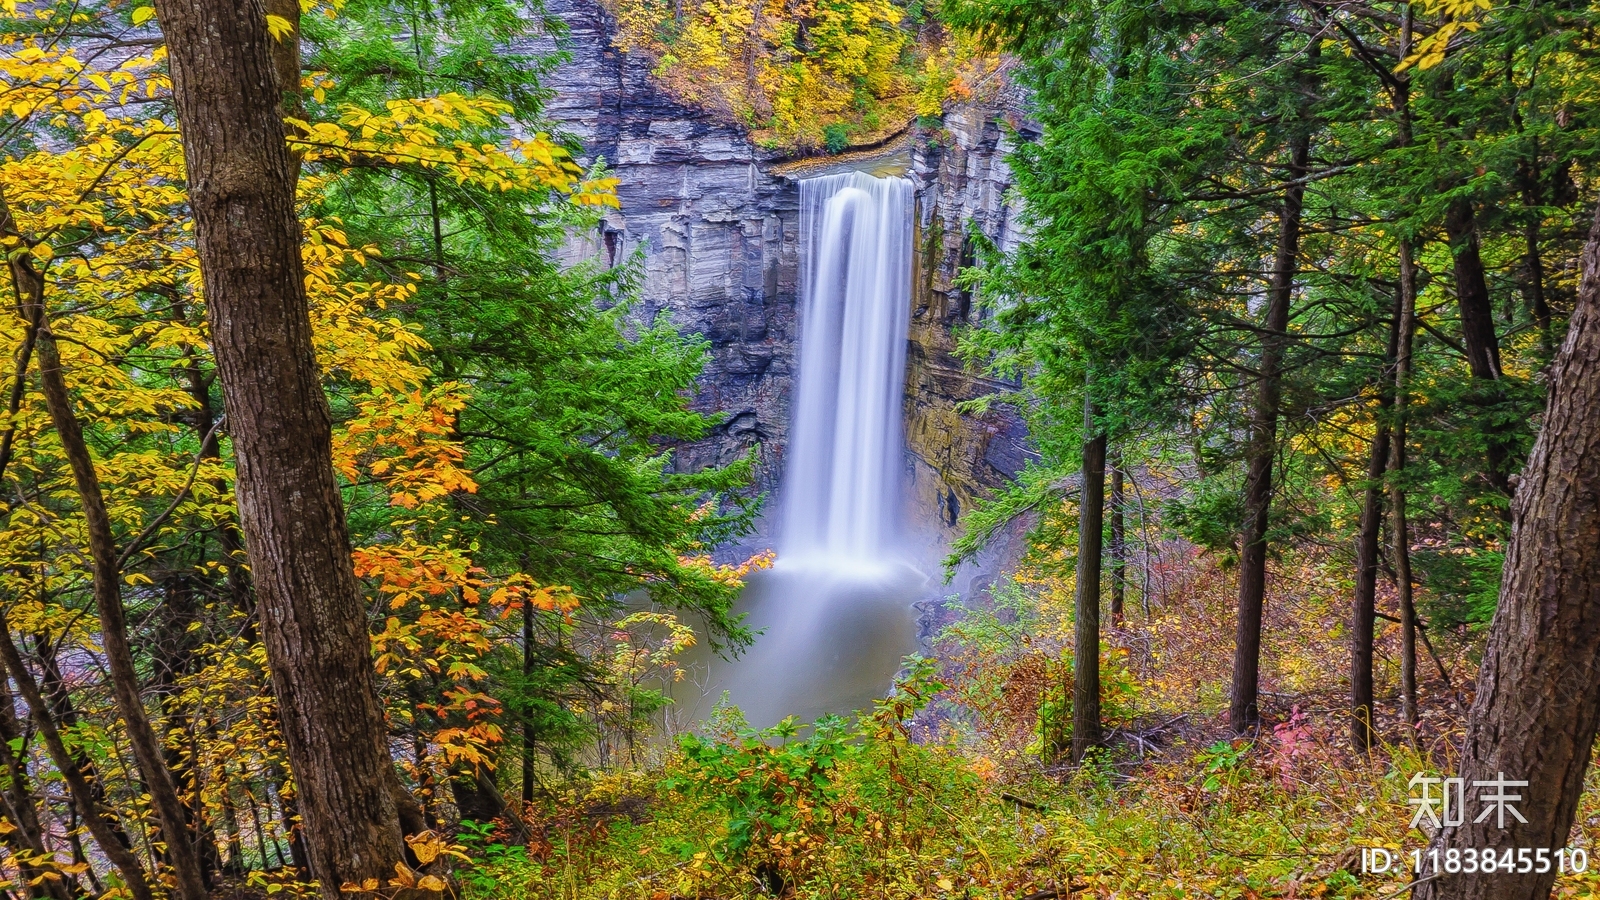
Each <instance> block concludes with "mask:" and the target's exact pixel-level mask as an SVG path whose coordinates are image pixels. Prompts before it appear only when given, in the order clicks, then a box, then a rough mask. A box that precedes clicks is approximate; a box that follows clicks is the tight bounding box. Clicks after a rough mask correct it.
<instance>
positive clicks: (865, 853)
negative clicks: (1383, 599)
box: [462, 558, 1600, 900]
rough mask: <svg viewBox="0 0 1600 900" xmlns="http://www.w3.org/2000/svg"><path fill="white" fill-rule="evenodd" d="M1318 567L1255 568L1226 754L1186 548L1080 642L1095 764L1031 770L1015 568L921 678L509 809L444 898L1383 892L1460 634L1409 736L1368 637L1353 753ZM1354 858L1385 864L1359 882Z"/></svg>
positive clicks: (1464, 686) (1061, 598) (1033, 599)
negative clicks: (1250, 652)
mask: <svg viewBox="0 0 1600 900" xmlns="http://www.w3.org/2000/svg"><path fill="white" fill-rule="evenodd" d="M1337 572H1338V566H1337V565H1336V564H1334V563H1332V562H1330V561H1327V560H1320V559H1316V558H1304V559H1297V560H1293V561H1291V562H1286V563H1283V564H1281V565H1280V566H1279V567H1278V569H1277V572H1276V574H1275V576H1274V578H1275V583H1274V585H1273V589H1274V592H1273V594H1272V596H1273V598H1274V602H1273V605H1272V609H1271V612H1270V613H1269V623H1268V628H1269V631H1268V634H1269V635H1270V637H1269V639H1268V641H1267V646H1266V648H1265V651H1264V660H1263V688H1264V690H1265V694H1264V698H1263V719H1264V723H1263V726H1262V728H1261V729H1260V731H1259V732H1258V733H1256V734H1255V735H1254V736H1252V737H1250V738H1245V739H1233V738H1230V737H1229V735H1228V733H1227V728H1226V694H1227V685H1228V668H1229V664H1230V654H1231V651H1232V631H1231V628H1232V625H1231V622H1232V618H1231V604H1232V588H1233V582H1232V579H1231V577H1230V575H1229V573H1228V572H1226V571H1223V570H1222V569H1220V568H1218V567H1217V566H1215V565H1213V564H1211V563H1209V562H1206V561H1204V560H1202V559H1199V558H1190V559H1187V560H1184V561H1183V563H1182V564H1181V565H1178V566H1174V567H1173V568H1171V569H1170V570H1169V571H1168V572H1166V573H1164V574H1163V576H1162V578H1161V579H1160V583H1159V584H1156V585H1154V586H1153V587H1152V594H1154V593H1155V591H1157V590H1159V595H1158V596H1154V595H1153V596H1152V603H1151V611H1150V615H1149V616H1148V617H1147V616H1146V614H1145V612H1144V611H1143V609H1142V608H1141V607H1142V606H1143V604H1134V608H1131V609H1130V610H1129V615H1128V622H1127V623H1126V625H1125V626H1124V627H1122V628H1113V629H1111V630H1110V631H1109V632H1108V635H1107V640H1106V650H1107V652H1106V654H1105V657H1106V662H1105V664H1104V666H1103V674H1104V681H1105V696H1106V701H1105V705H1106V716H1107V720H1108V726H1109V733H1108V743H1109V747H1108V749H1107V751H1106V752H1105V753H1104V754H1103V755H1101V756H1100V757H1098V758H1097V759H1095V760H1093V761H1091V762H1090V763H1088V764H1086V765H1084V766H1081V767H1065V766H1052V765H1048V764H1046V763H1044V762H1042V761H1041V759H1042V757H1043V756H1045V755H1046V754H1045V753H1044V748H1045V747H1046V746H1047V745H1048V740H1047V738H1048V736H1049V735H1048V732H1049V730H1050V723H1051V722H1053V721H1063V717H1065V718H1064V720H1065V721H1070V711H1064V710H1063V709H1062V707H1063V706H1064V704H1062V703H1061V702H1060V700H1059V694H1058V693H1055V691H1056V689H1055V688H1054V685H1057V684H1060V683H1061V682H1062V680H1063V675H1064V673H1066V672H1067V671H1069V670H1068V668H1067V666H1068V664H1067V662H1066V661H1065V660H1064V656H1063V647H1064V646H1065V645H1066V644H1067V641H1068V640H1069V636H1070V634H1071V623H1070V605H1071V600H1070V598H1071V590H1070V588H1071V584H1070V577H1067V578H1065V579H1062V578H1056V577H1052V576H1049V575H1040V574H1038V573H1037V572H1034V573H1031V574H1029V575H1026V576H1024V577H1021V578H1018V579H1017V580H1016V582H1015V583H1014V584H1008V585H1007V586H1006V587H1005V588H1003V589H1002V590H999V591H996V592H995V595H994V597H993V602H992V603H990V604H988V605H987V606H986V607H985V608H983V609H976V610H970V611H969V612H968V613H967V615H966V616H965V617H964V618H963V619H962V620H961V621H959V622H956V623H954V624H952V625H951V626H949V627H948V628H946V629H945V631H944V633H943V635H942V636H941V640H940V641H939V643H938V645H937V650H938V655H939V659H938V661H937V662H932V661H928V662H923V663H920V664H914V665H912V666H910V667H909V669H908V671H909V673H910V674H909V675H907V676H906V678H905V680H904V681H903V682H902V684H901V685H900V689H899V690H898V691H897V693H896V694H895V695H894V696H893V697H891V698H890V699H889V700H887V701H883V702H880V704H879V705H878V707H877V708H876V709H875V710H870V711H865V712H863V713H860V714H858V716H856V717H855V718H853V719H849V720H837V721H835V720H824V721H822V722H819V723H817V724H816V725H814V726H806V727H798V726H796V727H780V728H778V729H773V730H768V731H766V732H759V733H758V732H753V731H751V730H749V729H747V728H744V727H743V726H742V722H741V721H740V719H739V717H738V715H737V713H736V712H734V711H726V712H725V713H724V714H723V715H722V716H721V717H720V718H719V719H717V720H716V721H714V722H713V723H711V725H710V726H709V727H708V732H709V733H708V734H705V735H701V736H699V737H691V738H688V739H685V740H684V741H682V742H681V743H680V745H679V746H678V747H677V748H676V749H675V750H673V751H672V752H668V753H665V754H663V755H662V756H661V758H659V759H657V760H654V761H653V762H651V763H650V764H641V765H639V766H637V767H635V768H630V769H625V770H622V771H612V772H607V773H597V774H594V775H591V776H589V777H587V778H584V779H582V780H579V781H575V782H572V783H570V784H568V785H567V786H566V787H565V788H564V789H562V790H560V791H558V792H556V793H555V794H553V795H552V796H551V797H550V798H549V799H548V801H547V802H546V803H545V804H543V805H542V806H541V807H540V808H539V809H538V810H537V811H536V812H535V811H530V813H529V820H530V824H531V825H532V826H533V833H534V835H535V838H534V840H533V842H532V843H530V844H528V845H527V846H509V845H507V844H506V843H500V842H498V841H497V840H496V838H495V837H494V836H493V835H482V836H479V837H477V838H476V839H474V840H472V841H471V844H472V847H473V850H474V852H473V854H472V855H473V857H474V859H475V860H476V863H475V865H474V867H472V868H469V869H467V870H466V871H464V872H463V873H462V875H463V883H464V885H465V887H466V891H467V894H468V896H469V898H474V900H475V898H483V900H488V898H490V897H494V898H516V900H521V898H529V900H534V898H538V900H545V898H563V900H587V898H597V900H598V898H647V900H672V898H728V900H732V898H743V897H761V896H787V897H795V898H846V897H862V898H868V897H870V898H883V900H892V898H963V900H967V898H997V900H998V898H1005V900H1019V898H1020V900H1067V898H1069V897H1095V898H1114V897H1116V898H1162V900H1166V898H1199V897H1207V898H1267V897H1282V898H1309V897H1337V898H1356V897H1365V898H1388V897H1398V896H1401V895H1403V894H1404V893H1405V885H1406V884H1407V882H1408V877H1407V874H1406V870H1407V869H1408V868H1409V866H1410V865H1411V856H1410V854H1411V852H1412V851H1413V850H1420V849H1422V848H1425V846H1426V843H1427V835H1426V834H1425V833H1424V832H1423V831H1420V830H1416V829H1411V828H1410V827H1409V823H1410V820H1411V816H1412V814H1413V812H1414V811H1415V810H1414V807H1412V806H1411V805H1409V804H1408V803H1407V800H1408V798H1410V797H1415V796H1418V794H1417V793H1416V792H1415V791H1414V790H1412V789H1410V788H1409V787H1408V785H1409V782H1410V779H1411V777H1412V776H1413V775H1415V774H1416V773H1418V772H1428V773H1431V774H1435V775H1449V774H1451V765H1452V762H1453V760H1452V759H1451V750H1450V748H1451V747H1452V746H1453V745H1454V743H1455V742H1454V740H1452V738H1454V737H1455V736H1457V735H1458V734H1459V729H1460V727H1461V722H1462V718H1463V716H1464V710H1465V704H1467V703H1470V699H1471V698H1470V696H1469V694H1470V690H1471V684H1472V675H1473V669H1474V665H1475V664H1474V655H1473V654H1474V651H1475V649H1476V647H1477V646H1479V645H1480V644H1481V638H1480V636H1479V635H1475V634H1473V633H1471V632H1468V631H1466V630H1464V629H1463V630H1461V631H1460V632H1459V633H1456V634H1449V633H1445V634H1436V635H1434V636H1433V641H1432V643H1433V644H1434V645H1435V648H1436V649H1437V650H1438V651H1439V654H1438V662H1437V663H1436V662H1435V660H1434V658H1432V657H1430V656H1424V658H1423V659H1422V660H1421V661H1419V666H1422V667H1424V668H1423V669H1422V671H1423V673H1424V674H1425V675H1426V676H1429V677H1426V678H1425V680H1424V681H1423V683H1422V692H1423V696H1422V702H1421V708H1422V710H1423V716H1422V723H1421V726H1420V728H1419V735H1418V739H1417V740H1416V741H1415V746H1413V742H1411V741H1408V740H1404V739H1402V737H1401V734H1402V733H1403V731H1404V729H1403V728H1402V727H1401V726H1400V725H1399V723H1398V722H1397V721H1396V720H1395V717H1394V715H1393V714H1394V709H1393V707H1394V706H1395V705H1396V702H1395V701H1394V687H1395V684H1396V682H1397V667H1398V661H1397V649H1398V637H1397V635H1395V634H1393V633H1392V632H1394V631H1395V629H1394V628H1393V627H1392V626H1390V627H1389V628H1388V632H1389V633H1386V634H1383V635H1380V641H1379V647H1380V650H1381V651H1382V652H1381V653H1380V665H1379V672H1378V674H1379V679H1380V680H1379V685H1380V697H1383V696H1384V695H1383V693H1382V690H1383V688H1384V687H1387V688H1388V698H1387V700H1386V701H1380V706H1381V707H1382V708H1381V709H1380V710H1379V713H1380V723H1379V724H1380V730H1381V731H1382V732H1383V734H1384V736H1385V737H1386V738H1388V742H1386V743H1385V744H1384V745H1383V746H1382V747H1381V748H1380V749H1379V750H1378V751H1377V752H1375V753H1374V754H1373V755H1372V756H1371V757H1370V758H1361V757H1358V756H1357V755H1356V754H1354V753H1353V752H1352V751H1351V750H1350V744H1349V740H1348V737H1347V732H1348V726H1347V722H1348V719H1347V718H1346V715H1345V713H1344V709H1343V707H1344V703H1345V696H1346V691H1347V686H1346V683H1345V682H1344V681H1343V680H1342V673H1344V672H1345V671H1346V670H1347V668H1348V661H1347V652H1348V651H1347V650H1346V645H1345V643H1344V639H1343V636H1342V628H1341V625H1340V622H1341V620H1342V614H1343V609H1344V606H1345V604H1346V602H1347V601H1346V599H1345V597H1346V594H1345V591H1344V586H1343V585H1342V584H1341V582H1340V579H1339V578H1338V577H1337ZM1441 670H1443V672H1444V673H1448V676H1449V680H1448V682H1447V681H1446V679H1445V677H1443V675H1442V674H1441ZM1041 710H1042V711H1043V712H1042V713H1041ZM1041 723H1042V724H1041ZM1041 732H1044V733H1045V736H1044V737H1042V736H1041ZM1057 739H1058V740H1059V737H1058V738H1057ZM1597 788H1600V778H1597V776H1596V774H1595V773H1594V772H1593V771H1592V770H1591V772H1590V778H1589V787H1588V790H1587V791H1586V792H1585V795H1584V803H1583V806H1582V808H1581V809H1580V812H1579V824H1578V826H1577V827H1576V828H1575V829H1574V835H1573V839H1572V841H1571V844H1570V846H1572V847H1573V848H1575V849H1582V850H1583V851H1584V852H1585V853H1589V852H1596V851H1595V848H1596V840H1597V838H1600V790H1597ZM1373 847H1379V848H1386V849H1387V850H1388V851H1389V852H1390V854H1391V856H1392V858H1393V859H1394V861H1395V862H1394V865H1393V867H1392V868H1391V869H1390V870H1389V871H1388V872H1386V873H1373V872H1363V871H1362V869H1363V862H1364V860H1372V859H1378V858H1379V857H1377V856H1376V855H1374V854H1370V853H1363V848H1373ZM1597 895H1600V862H1597V863H1596V864H1595V865H1594V866H1592V867H1590V869H1589V871H1588V872H1585V873H1583V874H1569V875H1566V876H1563V877H1562V878H1561V879H1560V880H1559V882H1558V890H1557V896H1560V897H1591V896H1597Z"/></svg>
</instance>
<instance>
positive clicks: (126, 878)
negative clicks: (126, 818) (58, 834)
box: [0, 612, 155, 900]
mask: <svg viewBox="0 0 1600 900" xmlns="http://www.w3.org/2000/svg"><path fill="white" fill-rule="evenodd" d="M0 667H3V668H4V669H5V670H6V672H7V673H8V674H9V675H10V677H11V680H12V682H14V683H15V684H16V686H17V690H18V692H20V693H21V694H22V701H23V702H24V703H26V704H27V705H28V710H29V712H30V713H31V714H32V716H33V722H34V724H35V725H36V726H38V729H39V737H40V738H42V739H43V740H44V747H45V752H46V753H48V754H49V755H50V761H51V762H52V763H55V767H56V771H57V772H59V773H60V774H61V780H62V781H65V782H66V783H67V795H68V797H69V799H70V800H71V801H72V805H73V807H74V808H76V809H77V811H78V815H79V817H80V818H82V820H83V823H84V825H86V826H87V827H88V829H89V833H90V834H92V835H94V839H95V843H97V844H99V845H100V852H101V853H104V854H105V857H106V859H107V860H109V861H110V862H111V865H112V866H114V867H115V868H116V870H117V872H118V873H119V874H120V875H121V876H122V880H123V882H124V884H125V885H126V888H127V891H128V893H129V894H131V895H132V896H133V900H155V895H154V894H153V893H152V892H151V890H150V883H149V882H148V881H146V880H145V871H144V866H143V865H142V864H141V863H140V862H139V857H137V856H135V855H134V853H133V850H132V849H131V848H129V847H127V846H124V845H123V843H122V841H120V840H118V836H117V833H116V832H115V831H113V830H112V828H111V815H110V810H106V809H102V808H101V807H100V806H99V805H98V804H96V803H95V801H94V792H93V791H92V790H90V789H89V781H88V779H87V778H85V777H84V775H83V771H82V770H81V769H79V768H78V764H77V762H76V761H74V760H73V758H72V754H70V753H68V752H67V745H66V743H65V742H64V741H63V740H62V739H61V732H60V730H58V729H57V728H56V724H55V721H54V720H53V719H51V717H50V710H49V707H47V706H46V705H45V700H44V695H43V694H41V693H40V692H39V683H38V682H37V681H35V680H34V678H33V673H32V672H30V671H28V666H27V664H26V663H24V662H23V661H22V654H21V653H20V652H19V651H18V650H17V645H16V642H15V641H13V640H12V639H11V625H10V623H9V622H7V621H6V616H5V613H4V612H0Z"/></svg>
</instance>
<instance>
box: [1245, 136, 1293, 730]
mask: <svg viewBox="0 0 1600 900" xmlns="http://www.w3.org/2000/svg"><path fill="white" fill-rule="evenodd" d="M1310 160H1311V132H1310V129H1309V128H1305V129H1303V130H1302V131H1301V133H1299V134H1296V135H1295V136H1294V137H1293V138H1292V139H1291V141H1290V149H1289V173H1290V178H1293V179H1298V178H1300V176H1302V175H1303V174H1305V172H1306V170H1307V167H1308V165H1309V163H1310ZM1304 206H1305V187H1304V185H1302V184H1295V185H1294V186H1292V187H1290V188H1289V189H1288V190H1286V191H1284V195H1283V206H1282V208H1281V209H1280V211H1279V214H1278V246H1277V251H1276V253H1275V254H1274V256H1273V262H1272V279H1271V283H1270V286H1269V289H1268V297H1267V314H1266V320H1265V321H1264V322H1262V325H1261V368H1260V371H1259V372H1258V373H1257V378H1258V380H1257V393H1256V402H1255V407H1254V408H1253V409H1252V410H1251V415H1250V444H1249V448H1248V449H1247V451H1246V457H1247V460H1248V468H1249V474H1248V475H1247V477H1246V480H1245V495H1244V532H1243V534H1242V535H1241V536H1240V541H1239V543H1240V551H1239V619H1238V622H1237V628H1236V630H1235V633H1234V645H1233V646H1234V649H1233V685H1232V696H1231V698H1230V703H1229V708H1228V724H1229V726H1230V727H1231V728H1232V729H1233V731H1234V733H1235V734H1243V733H1244V732H1246V731H1248V730H1250V728H1252V727H1254V726H1255V725H1256V724H1257V723H1259V722H1260V721H1261V712H1260V709H1259V707H1258V705H1257V702H1258V698H1259V691H1260V683H1259V682H1260V674H1261V614H1262V609H1263V607H1264V606H1265V601H1266V589H1267V526H1268V524H1269V521H1270V517H1271V512H1272V462H1273V457H1274V456H1275V455H1276V454H1277V449H1278V407H1279V403H1280V401H1281V400H1282V393H1283V385H1282V375H1283V372H1282V369H1283V354H1284V349H1285V346H1286V344H1287V343H1288V331H1289V304H1290V301H1291V300H1292V299H1293V297H1294V281H1295V274H1296V270H1297V264H1298V261H1299V257H1300V216H1301V212H1302V211H1303V209H1304Z"/></svg>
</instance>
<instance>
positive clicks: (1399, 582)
mask: <svg viewBox="0 0 1600 900" xmlns="http://www.w3.org/2000/svg"><path fill="white" fill-rule="evenodd" d="M1416 332H1417V264H1416V261H1415V260H1414V259H1413V258H1412V253H1411V241H1410V240H1409V239H1404V238H1402V239H1401V241H1400V327H1399V335H1400V339H1399V341H1398V342H1396V344H1395V361H1394V437H1393V439H1392V441H1391V444H1392V446H1391V448H1390V451H1389V471H1390V473H1391V475H1390V480H1389V506H1390V510H1391V514H1392V516H1393V518H1392V522H1391V526H1390V529H1389V530H1390V540H1391V542H1392V547H1393V553H1392V555H1393V557H1394V584H1395V592H1396V593H1397V594H1398V595H1399V600H1400V718H1401V720H1402V721H1403V722H1405V724H1406V737H1407V739H1408V740H1409V741H1410V742H1411V743H1412V744H1413V745H1415V744H1416V741H1417V608H1416V602H1415V598H1414V597H1413V594H1412V579H1411V530H1410V526H1409V524H1408V523H1407V521H1406V489H1405V483H1404V481H1403V480H1402V479H1403V478H1404V477H1405V470H1406V411H1407V404H1408V403H1409V398H1408V397H1407V396H1406V391H1407V390H1409V387H1410V382H1411V345H1412V340H1413V338H1414V337H1415V336H1416Z"/></svg>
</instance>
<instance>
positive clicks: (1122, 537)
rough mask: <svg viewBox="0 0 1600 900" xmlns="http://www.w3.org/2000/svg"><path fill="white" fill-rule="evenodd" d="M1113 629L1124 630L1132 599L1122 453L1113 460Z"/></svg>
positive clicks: (1116, 453)
mask: <svg viewBox="0 0 1600 900" xmlns="http://www.w3.org/2000/svg"><path fill="white" fill-rule="evenodd" d="M1110 465H1111V625H1112V627H1114V628H1121V627H1122V625H1123V621H1124V619H1125V615H1124V612H1123V609H1124V607H1125V606H1126V604H1127V596H1128V534H1127V527H1126V524H1125V520H1124V518H1123V506H1125V505H1126V500H1127V498H1126V497H1124V496H1123V483H1122V479H1123V475H1122V451H1121V450H1120V449H1119V450H1117V451H1116V452H1115V453H1114V454H1113V455H1112V459H1111V463H1110Z"/></svg>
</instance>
